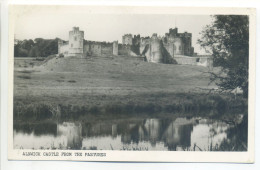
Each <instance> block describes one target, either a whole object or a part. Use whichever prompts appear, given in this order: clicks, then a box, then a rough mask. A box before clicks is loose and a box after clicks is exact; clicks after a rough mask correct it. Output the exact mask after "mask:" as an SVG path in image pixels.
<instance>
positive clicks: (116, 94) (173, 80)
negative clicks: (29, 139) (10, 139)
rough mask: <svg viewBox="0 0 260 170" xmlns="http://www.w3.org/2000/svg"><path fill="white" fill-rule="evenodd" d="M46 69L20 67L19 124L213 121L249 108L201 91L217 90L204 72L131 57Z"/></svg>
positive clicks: (60, 63) (63, 61)
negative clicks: (115, 117) (93, 118)
mask: <svg viewBox="0 0 260 170" xmlns="http://www.w3.org/2000/svg"><path fill="white" fill-rule="evenodd" d="M42 63H43V64H41V65H40V66H38V65H39V63H37V62H35V61H34V62H32V61H30V60H28V61H27V60H19V61H18V60H16V61H15V71H14V117H15V119H16V117H17V118H18V117H21V118H33V119H34V118H37V119H39V120H42V119H45V118H51V117H53V116H55V114H59V113H60V114H62V117H63V118H64V117H65V118H73V117H75V118H79V117H81V116H83V117H84V116H85V115H86V114H92V113H126V114H129V113H130V114H138V113H149V114H152V113H158V112H167V113H176V112H179V113H181V112H192V113H194V112H195V113H199V112H200V113H201V112H202V111H203V114H204V113H207V114H208V115H210V114H211V115H214V114H215V113H213V112H212V111H213V110H218V112H220V113H223V112H224V111H225V110H227V109H230V108H232V109H233V108H236V109H240V108H246V103H247V101H246V100H245V99H242V98H237V99H234V98H233V97H232V96H231V95H223V94H221V95H219V94H211V95H208V94H207V92H208V90H201V88H204V89H206V88H208V89H209V88H215V86H210V87H209V86H208V82H209V75H208V74H207V73H205V72H207V71H208V70H207V68H205V67H200V66H185V65H170V64H169V65H167V64H155V63H147V62H143V61H140V60H138V59H136V58H129V57H128V58H127V57H106V58H104V57H93V58H87V59H78V58H77V59H75V58H57V59H56V58H53V59H51V60H49V61H48V62H42ZM241 111H242V110H241V109H240V111H239V112H238V113H240V112H241ZM243 112H244V111H243ZM42 113H44V115H45V116H44V117H45V118H44V117H42V116H41V115H42ZM53 114H54V115H53ZM19 115H20V116H19ZM56 116H59V115H56ZM231 117H232V115H231ZM18 119H20V118H18ZM25 120H27V119H25Z"/></svg>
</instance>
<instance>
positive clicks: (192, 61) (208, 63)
mask: <svg viewBox="0 0 260 170" xmlns="http://www.w3.org/2000/svg"><path fill="white" fill-rule="evenodd" d="M174 59H175V60H176V61H177V63H178V64H181V65H196V66H204V67H208V68H210V69H211V68H212V67H213V59H212V57H210V56H206V57H189V56H175V57H174Z"/></svg>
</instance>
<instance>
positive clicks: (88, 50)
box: [84, 41, 101, 56]
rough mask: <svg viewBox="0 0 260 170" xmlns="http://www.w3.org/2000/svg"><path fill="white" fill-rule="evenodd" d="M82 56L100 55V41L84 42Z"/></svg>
mask: <svg viewBox="0 0 260 170" xmlns="http://www.w3.org/2000/svg"><path fill="white" fill-rule="evenodd" d="M84 56H101V43H97V42H90V41H87V42H85V44H84Z"/></svg>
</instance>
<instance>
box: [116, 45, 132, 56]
mask: <svg viewBox="0 0 260 170" xmlns="http://www.w3.org/2000/svg"><path fill="white" fill-rule="evenodd" d="M130 54H131V45H126V44H119V45H118V55H130Z"/></svg>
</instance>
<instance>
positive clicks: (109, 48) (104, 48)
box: [101, 43, 113, 55]
mask: <svg viewBox="0 0 260 170" xmlns="http://www.w3.org/2000/svg"><path fill="white" fill-rule="evenodd" d="M101 55H113V43H101Z"/></svg>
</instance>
